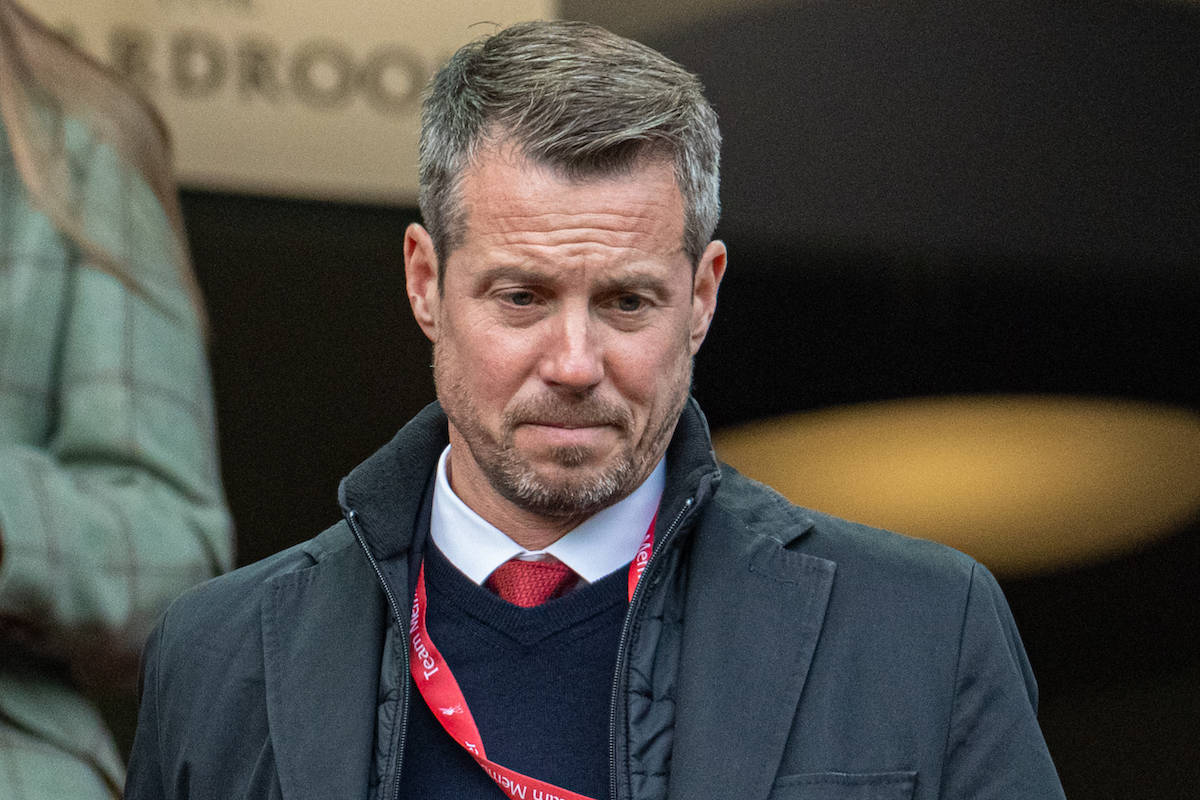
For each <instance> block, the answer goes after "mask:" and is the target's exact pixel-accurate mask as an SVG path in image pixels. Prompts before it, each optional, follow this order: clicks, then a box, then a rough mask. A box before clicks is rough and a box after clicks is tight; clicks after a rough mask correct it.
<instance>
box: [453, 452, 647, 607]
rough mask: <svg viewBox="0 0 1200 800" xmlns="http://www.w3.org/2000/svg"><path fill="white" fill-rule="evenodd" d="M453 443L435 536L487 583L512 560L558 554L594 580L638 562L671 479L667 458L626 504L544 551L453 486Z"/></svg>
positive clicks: (477, 578) (478, 580)
mask: <svg viewBox="0 0 1200 800" xmlns="http://www.w3.org/2000/svg"><path fill="white" fill-rule="evenodd" d="M449 454H450V448H449V447H448V446H447V447H446V449H445V450H443V451H442V455H441V458H439V459H438V465H437V480H436V482H435V483H434V489H433V515H432V517H431V519H430V530H429V535H430V536H432V537H433V543H434V544H435V545H437V548H438V549H439V550H441V551H442V554H443V555H444V556H446V558H447V559H448V560H449V561H450V563H451V564H453V565H454V566H455V567H457V568H458V569H459V571H460V572H462V573H463V574H464V575H466V576H467V577H468V578H470V579H471V580H472V581H474V582H475V583H477V584H480V585H482V584H483V582H484V581H485V580H487V577H488V576H489V575H491V574H492V571H493V570H495V569H496V567H498V566H500V565H501V564H503V563H504V562H505V561H508V560H509V559H511V558H522V559H538V558H544V557H545V556H547V555H551V556H554V557H555V558H557V559H558V560H559V561H561V562H562V563H564V564H566V565H567V566H568V567H570V568H571V569H572V570H574V571H575V572H576V574H578V575H579V577H580V578H582V579H583V580H585V581H587V582H588V583H594V582H595V581H597V580H599V579H600V578H603V577H604V576H605V575H608V574H610V573H612V572H614V571H616V570H618V569H620V568H621V567H623V566H625V565H626V564H628V563H629V562H630V561H632V560H633V557H634V555H635V554H636V553H637V551H638V548H639V547H641V545H642V541H643V539H645V537H646V529H647V528H649V527H650V522H651V520H653V519H654V515H655V514H656V513H657V512H658V503H659V501H660V500H661V499H662V492H663V486H664V485H665V483H666V474H667V468H666V463H665V459H664V460H662V461H659V462H658V466H656V467H655V468H654V471H653V472H651V473H650V477H648V478H646V480H645V481H644V482H643V483H642V485H641V486H639V487H638V488H637V489H635V490H633V492H632V493H631V494H630V495H629V496H628V497H626V498H625V499H624V500H621V501H620V502H617V503H614V504H613V505H611V506H609V507H608V508H605V509H603V510H601V511H598V512H596V513H595V514H593V515H592V516H591V517H588V518H587V519H586V520H584V521H583V522H582V523H580V524H579V525H578V526H577V527H575V528H573V529H572V530H571V531H569V532H568V533H567V534H566V535H565V536H563V537H562V538H561V539H559V540H558V541H556V542H554V543H553V544H552V545H550V546H549V547H547V548H546V549H544V550H526V549H525V548H523V547H521V545H519V544H517V543H516V542H514V541H513V540H512V539H510V538H508V536H506V535H505V534H504V533H503V532H502V531H501V530H500V529H499V528H497V527H495V526H494V525H492V524H491V523H489V522H488V521H487V520H485V519H484V518H483V517H481V516H479V515H478V514H476V513H475V512H474V511H472V510H471V509H470V508H468V507H467V504H466V503H464V502H463V501H462V500H461V499H459V496H458V495H457V494H455V493H454V490H453V489H452V488H450V480H449V478H448V477H447V474H446V458H447V456H449Z"/></svg>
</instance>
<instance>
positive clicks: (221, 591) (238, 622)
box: [159, 521, 355, 641]
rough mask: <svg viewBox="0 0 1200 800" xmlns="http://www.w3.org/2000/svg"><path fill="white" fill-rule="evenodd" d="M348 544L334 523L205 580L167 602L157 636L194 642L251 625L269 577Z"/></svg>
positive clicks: (342, 526) (341, 526)
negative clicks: (321, 530) (207, 633)
mask: <svg viewBox="0 0 1200 800" xmlns="http://www.w3.org/2000/svg"><path fill="white" fill-rule="evenodd" d="M354 545H355V541H354V536H353V534H351V532H350V529H349V526H348V525H346V523H345V522H344V521H339V522H338V523H336V524H334V525H332V526H331V527H329V528H327V529H326V530H325V531H323V532H322V533H321V534H319V535H317V536H315V537H313V538H312V539H309V540H307V541H304V542H301V543H299V544H297V545H293V546H292V547H289V548H287V549H286V550H281V551H280V552H278V553H275V554H273V555H270V556H267V557H266V558H264V559H262V560H260V561H256V562H254V563H252V564H247V565H246V566H244V567H239V568H238V569H235V570H233V571H232V572H227V573H225V574H224V575H219V576H217V577H215V578H211V579H210V580H207V581H205V582H204V583H201V584H199V585H198V586H195V587H192V588H191V589H189V590H188V591H187V592H185V593H183V594H182V595H180V596H179V597H178V598H177V599H176V600H175V601H174V602H173V603H172V604H171V605H170V607H169V608H168V609H167V611H166V613H165V614H164V615H163V618H162V620H161V621H160V622H159V627H160V628H162V635H163V637H164V638H165V639H168V640H170V639H176V638H177V637H182V638H184V639H187V640H191V641H195V640H196V639H197V638H198V637H199V638H203V637H205V634H206V632H212V631H216V630H220V631H223V632H225V633H228V632H229V631H230V629H231V628H233V627H241V628H242V629H245V628H246V626H250V625H253V627H257V620H258V614H259V608H260V605H261V602H262V597H263V594H264V593H265V592H266V590H267V587H268V586H270V584H271V583H272V581H274V580H275V579H277V578H280V577H282V576H285V575H289V574H292V573H297V572H302V571H304V570H307V569H311V568H312V567H314V566H316V565H317V564H319V563H320V562H322V561H324V560H325V559H327V558H329V557H331V556H333V555H335V554H337V553H339V552H341V551H343V550H345V549H347V548H350V547H353V546H354ZM210 635H211V633H210Z"/></svg>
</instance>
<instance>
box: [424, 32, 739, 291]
mask: <svg viewBox="0 0 1200 800" xmlns="http://www.w3.org/2000/svg"><path fill="white" fill-rule="evenodd" d="M502 141H509V142H512V143H513V144H515V145H516V146H517V148H518V150H519V152H520V153H521V154H522V155H523V156H524V157H526V158H529V159H531V160H533V161H535V162H537V163H540V164H544V165H547V166H550V167H553V168H555V169H557V170H559V171H560V172H561V173H562V174H564V175H566V176H568V177H571V178H586V177H592V176H599V175H609V174H618V173H622V172H628V171H630V170H632V169H633V168H634V167H635V166H636V165H637V164H638V163H639V162H640V161H641V159H643V158H646V157H662V158H664V159H670V160H671V161H672V162H673V164H674V169H675V179H676V182H677V183H678V184H679V191H680V194H681V195H682V197H683V205H684V233H683V239H684V241H683V248H684V250H685V252H686V253H687V255H688V256H689V257H690V258H691V260H692V263H693V265H695V264H697V263H699V260H700V257H701V254H702V253H703V252H704V248H705V247H706V246H707V244H708V242H709V240H710V239H711V238H712V234H713V231H714V230H715V229H716V227H717V218H718V216H719V215H720V200H719V198H718V192H719V188H720V149H721V133H720V130H719V129H718V127H717V115H716V113H715V112H714V111H713V109H712V106H711V105H709V103H708V100H706V99H705V97H704V93H703V87H702V86H701V84H700V80H699V78H697V77H696V76H695V75H693V74H692V73H690V72H688V71H687V70H686V69H684V68H683V67H682V66H680V65H679V64H677V63H675V62H674V61H672V60H670V59H669V58H667V57H666V56H664V55H663V54H662V53H659V52H658V51H656V50H653V49H651V48H649V47H647V46H645V45H643V44H639V43H638V42H635V41H632V40H630V39H625V38H623V37H620V36H617V35H616V34H614V33H611V32H609V31H607V30H605V29H604V28H600V27H597V26H595V25H591V24H589V23H584V22H571V21H559V22H525V23H520V24H517V25H513V26H511V27H508V28H505V29H503V30H501V31H498V32H497V33H495V34H492V35H490V36H486V37H484V38H482V39H478V40H476V41H474V42H472V43H470V44H468V45H466V46H464V47H463V48H461V49H460V50H459V51H458V52H456V53H455V54H454V55H453V56H452V57H451V58H450V61H449V62H448V63H447V64H446V65H445V66H444V67H443V68H442V69H441V70H440V71H439V72H438V73H437V74H436V75H435V76H434V77H433V80H432V81H431V82H430V84H429V87H428V88H427V90H426V94H425V99H424V103H423V105H422V112H421V146H420V200H419V202H420V206H421V216H422V217H423V218H424V221H425V227H426V228H427V229H428V231H429V234H430V237H431V238H432V239H433V245H434V250H435V252H436V253H437V256H438V263H439V276H438V281H439V286H440V285H441V282H442V276H443V274H444V271H445V263H446V257H447V256H448V255H449V253H450V252H451V251H452V250H453V249H454V248H455V247H457V246H458V245H459V244H460V243H461V240H462V236H463V234H464V230H463V229H464V226H465V219H464V211H463V208H462V204H461V201H460V200H461V199H460V197H459V183H460V182H461V180H462V176H463V173H464V172H465V171H466V170H467V168H469V167H470V166H471V165H472V164H473V163H474V161H475V159H476V157H477V156H478V154H479V152H480V151H481V150H483V149H484V148H485V147H486V146H487V145H489V144H496V143H498V142H502Z"/></svg>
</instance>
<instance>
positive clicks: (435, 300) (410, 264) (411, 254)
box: [404, 222, 442, 342]
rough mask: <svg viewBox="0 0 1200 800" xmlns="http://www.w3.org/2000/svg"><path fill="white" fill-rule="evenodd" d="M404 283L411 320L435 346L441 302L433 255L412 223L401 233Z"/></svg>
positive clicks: (425, 238) (426, 236) (426, 238)
mask: <svg viewBox="0 0 1200 800" xmlns="http://www.w3.org/2000/svg"><path fill="white" fill-rule="evenodd" d="M404 280H405V285H406V286H407V288H408V304H409V305H410V306H412V313H413V317H414V318H415V319H416V320H417V324H418V325H420V326H421V330H423V331H424V332H425V335H426V336H427V337H428V338H429V341H431V342H436V341H437V323H438V309H439V304H440V302H441V299H442V295H441V291H440V289H439V288H438V260H437V253H435V252H434V249H433V239H432V238H430V236H429V232H428V231H427V230H425V229H424V228H423V227H421V226H420V225H418V224H417V223H415V222H414V223H412V224H411V225H409V226H408V228H407V229H406V230H405V231H404Z"/></svg>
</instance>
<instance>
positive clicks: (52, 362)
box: [0, 127, 232, 682]
mask: <svg viewBox="0 0 1200 800" xmlns="http://www.w3.org/2000/svg"><path fill="white" fill-rule="evenodd" d="M81 130H82V129H80V128H70V127H68V128H67V130H66V135H67V136H68V140H70V137H71V136H72V135H75V136H76V137H77V138H78V137H82V136H85V135H86V134H85V132H81ZM78 144H79V146H78V147H77V148H76V149H77V151H78V152H74V153H73V162H72V163H73V168H74V169H75V174H76V175H77V177H78V179H79V186H80V188H79V192H80V197H79V202H82V203H90V204H92V205H93V206H94V208H95V209H96V210H95V213H93V214H92V215H91V217H90V219H91V220H92V221H93V223H94V224H95V225H96V226H97V231H98V232H99V233H103V234H105V235H109V236H112V237H114V242H115V243H117V244H118V245H119V247H120V253H121V255H122V257H123V258H125V259H127V260H128V263H129V264H130V269H131V271H132V272H136V273H138V274H141V275H144V276H145V277H146V280H147V281H148V282H150V283H153V284H154V286H155V290H156V292H157V293H158V294H159V295H160V296H163V297H167V298H172V299H171V302H172V306H173V309H174V311H173V313H169V312H168V310H164V309H163V308H161V307H158V306H154V305H151V304H150V303H148V302H147V301H146V300H145V299H143V297H142V296H141V295H139V294H137V293H135V292H133V291H131V290H130V289H129V288H128V287H127V286H126V285H125V284H124V283H122V282H120V281H118V280H117V279H115V278H113V277H112V276H111V275H109V274H106V273H102V272H101V271H99V270H97V269H90V268H87V264H86V263H80V259H81V256H79V252H80V250H79V248H78V247H75V246H73V243H72V242H70V241H63V239H62V237H61V236H60V235H59V234H58V233H57V232H56V231H55V230H54V228H53V227H52V226H51V225H50V224H49V222H48V221H47V220H46V218H45V216H44V215H42V214H40V213H39V212H38V210H37V209H36V208H34V207H33V205H32V204H31V203H30V201H29V198H28V196H23V195H22V194H20V193H19V192H15V191H10V190H11V189H12V186H13V181H14V180H15V176H14V174H13V172H12V171H11V169H9V170H8V171H7V172H6V174H5V175H4V177H5V179H6V181H5V184H6V185H5V187H4V188H5V197H4V199H3V208H0V212H2V213H0V216H2V217H3V221H4V224H5V226H6V228H7V229H6V230H5V231H4V239H5V241H4V242H3V243H2V244H0V249H2V250H3V252H2V253H0V256H2V257H3V259H4V261H5V262H6V263H5V264H4V265H3V266H4V267H5V270H6V271H7V273H8V277H9V282H8V291H9V292H10V295H9V297H8V298H7V299H8V300H9V301H11V302H10V303H9V304H8V306H7V308H8V312H7V313H6V316H7V317H8V318H7V319H6V320H4V322H5V324H7V325H8V328H7V329H5V328H4V326H0V390H4V391H0V401H4V404H5V406H7V407H8V409H9V410H8V411H5V412H4V413H5V414H8V415H10V416H9V418H8V419H6V420H4V421H3V422H4V425H2V426H0V643H3V644H4V645H5V646H12V645H14V644H15V645H16V646H17V647H20V648H23V649H25V650H27V651H29V652H32V653H35V654H38V655H42V656H47V657H51V658H56V659H62V660H65V661H67V662H68V663H70V664H71V666H72V668H73V670H74V671H75V672H76V674H77V675H81V676H84V677H86V678H88V679H96V680H99V681H101V682H105V681H106V680H108V679H111V680H122V681H124V680H127V681H129V682H132V675H133V670H132V669H131V667H132V666H133V665H134V664H136V657H137V653H138V652H139V650H140V649H141V645H142V642H143V641H144V640H145V637H146V635H147V634H148V633H149V631H150V629H151V627H152V625H153V623H154V621H155V619H156V618H157V617H158V615H159V614H160V613H161V612H162V610H163V609H164V608H166V606H167V603H168V602H169V601H170V600H171V599H173V598H174V597H175V596H176V595H178V594H179V593H180V592H182V591H183V590H184V589H185V588H187V587H188V586H190V585H192V584H194V583H196V582H198V581H200V580H202V579H204V578H206V577H209V576H211V575H214V574H216V573H218V572H220V571H223V570H225V569H227V568H228V567H229V566H230V563H231V560H232V538H231V525H230V518H229V514H228V512H227V510H226V508H225V503H224V497H223V492H222V489H221V486H220V482H219V478H218V467H217V462H216V448H215V436H214V420H213V410H212V399H211V388H210V382H209V375H208V367H207V362H206V356H205V347H204V341H203V335H202V331H201V327H200V322H199V320H198V319H197V316H196V313H195V312H194V310H193V309H192V307H191V305H190V301H189V299H188V297H187V295H186V293H185V290H184V288H183V286H182V284H181V281H182V278H183V274H182V272H181V270H184V269H187V265H186V263H185V264H182V265H181V264H178V263H176V262H175V261H173V260H169V259H168V258H167V257H166V254H167V253H170V252H172V249H171V247H170V245H171V244H172V242H169V241H168V238H169V237H172V236H174V235H175V234H174V231H173V229H172V228H171V227H170V226H169V223H168V221H167V218H166V216H165V215H164V213H163V210H162V208H161V206H160V205H159V204H158V202H157V199H156V197H155V195H154V193H153V192H152V191H151V190H150V189H149V187H148V186H146V185H145V184H144V183H143V182H140V180H139V179H138V177H137V175H136V173H133V172H132V171H131V170H130V169H129V168H128V167H126V166H124V165H123V164H122V162H120V160H119V159H118V158H117V157H116V156H115V155H114V154H113V153H112V151H111V150H106V149H105V148H103V147H99V148H98V147H94V146H93V147H91V148H88V147H87V143H86V141H85V140H81V142H79V143H78ZM0 166H3V165H0ZM7 166H8V167H11V162H9V163H8V165H7ZM118 234H119V235H118ZM175 244H176V248H175V249H176V251H177V249H178V247H177V243H175ZM12 293H20V295H13V294H12ZM0 308H4V306H0ZM6 335H7V336H8V341H7V342H6V341H5V336H6ZM14 353H19V354H20V356H19V357H17V356H14ZM35 354H37V355H36V356H35ZM42 354H44V356H45V357H44V358H42V357H41V355H42ZM43 363H44V364H45V365H48V366H46V367H45V368H44V370H43V371H41V372H39V371H38V370H42V369H43V367H42V366H41V365H42V364H43ZM35 403H36V404H39V405H41V406H44V407H46V408H48V411H42V410H40V409H38V408H35V406H34V404H35ZM21 409H25V410H24V411H21ZM22 414H24V415H25V417H26V419H24V420H23V419H21V417H22ZM39 415H41V416H40V417H39ZM42 419H44V421H39V420H42ZM5 430H7V431H9V433H5ZM14 430H15V433H13V431H14Z"/></svg>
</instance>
